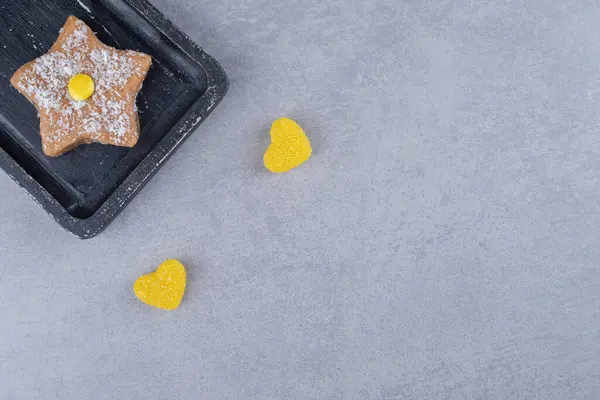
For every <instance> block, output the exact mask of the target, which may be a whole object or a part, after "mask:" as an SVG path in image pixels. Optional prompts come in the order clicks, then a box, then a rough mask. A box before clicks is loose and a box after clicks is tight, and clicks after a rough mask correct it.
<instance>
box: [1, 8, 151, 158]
mask: <svg viewBox="0 0 600 400" xmlns="http://www.w3.org/2000/svg"><path fill="white" fill-rule="evenodd" d="M150 62H151V60H150V57H149V56H147V55H145V54H142V53H138V52H135V51H129V50H117V49H114V48H112V47H108V46H106V45H104V44H102V43H101V42H100V41H99V40H98V39H97V38H96V37H95V35H94V33H93V32H92V31H91V29H90V28H89V27H88V26H87V25H86V24H85V23H84V22H83V21H81V20H78V19H76V18H75V17H69V20H67V23H66V24H65V26H64V27H63V29H62V30H61V34H60V36H59V38H58V40H57V42H56V43H55V44H54V46H53V47H52V48H51V50H50V51H49V52H48V53H47V54H45V55H43V56H41V57H39V58H38V59H36V60H34V61H32V62H31V63H28V64H26V65H25V66H24V67H22V68H21V69H20V70H19V71H17V73H15V76H13V79H12V80H11V82H13V85H15V87H17V89H19V91H21V93H23V94H24V95H25V96H26V97H27V98H28V99H29V100H30V101H31V102H32V103H33V104H34V105H35V106H36V107H37V108H38V112H39V114H40V119H41V129H40V131H41V135H42V139H43V144H44V151H46V150H49V153H55V152H56V151H50V150H54V148H57V150H60V149H59V148H60V147H61V145H64V147H65V148H67V149H68V147H73V145H77V144H80V143H89V142H93V141H98V142H101V143H108V144H114V145H132V142H133V144H135V141H137V135H138V130H139V127H138V121H137V114H136V110H135V97H136V96H137V92H138V91H139V89H140V88H141V84H142V81H143V80H144V78H145V76H146V74H147V72H148V69H149V67H150ZM77 74H86V75H89V76H90V77H91V78H92V79H93V81H94V84H95V91H94V93H93V94H92V96H91V97H89V99H87V100H85V101H75V100H73V99H72V98H71V96H70V95H69V92H68V90H67V86H68V83H69V80H70V79H71V78H72V77H73V76H75V75H77ZM132 135H134V136H135V137H134V138H133V139H135V140H133V139H132ZM51 148H52V149H51ZM47 154H48V152H47ZM58 154H60V153H58ZM50 155H52V154H50Z"/></svg>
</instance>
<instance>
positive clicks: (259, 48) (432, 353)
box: [0, 0, 600, 400]
mask: <svg viewBox="0 0 600 400" xmlns="http://www.w3.org/2000/svg"><path fill="white" fill-rule="evenodd" d="M152 2H153V4H155V6H156V7H158V8H159V9H160V10H161V11H162V12H164V13H165V14H166V15H167V16H168V17H169V18H171V19H172V20H173V21H174V22H175V24H176V25H178V26H180V27H181V28H182V29H183V30H184V31H185V32H186V33H188V34H189V35H190V37H191V38H192V39H193V40H195V41H197V42H198V43H200V44H201V45H202V46H203V47H204V48H205V49H206V50H207V51H208V52H209V53H210V54H211V55H213V56H214V57H215V58H216V59H217V60H218V61H219V62H220V63H221V64H222V65H223V67H224V68H225V70H226V71H227V73H228V75H229V77H230V79H231V87H230V92H229V94H228V96H227V97H226V99H225V100H224V102H223V103H222V104H221V105H220V106H219V107H218V109H217V110H216V111H215V112H214V113H213V114H212V115H211V116H210V118H209V119H208V120H207V121H206V122H205V123H204V124H203V125H202V126H201V127H200V128H199V129H198V130H197V131H196V132H195V134H194V135H193V136H192V137H191V139H189V141H188V142H186V144H185V145H184V146H183V147H182V148H181V150H179V151H178V152H177V153H176V154H175V156H174V157H173V158H172V159H171V160H170V161H169V162H168V163H167V165H166V166H165V167H164V168H163V169H162V170H161V171H160V172H159V173H158V175H157V176H156V177H155V178H153V179H152V181H151V182H150V183H149V185H148V186H147V187H146V189H144V191H143V192H142V193H141V194H140V195H139V196H138V197H137V198H136V199H135V200H134V201H133V202H132V203H131V204H130V205H129V206H128V207H127V209H126V210H125V211H124V212H123V214H122V215H121V216H120V217H119V218H118V219H117V220H116V221H115V222H114V223H113V224H112V225H111V226H110V227H109V228H108V230H107V231H105V232H104V233H103V234H102V235H101V236H99V237H97V238H95V239H92V240H89V241H80V240H78V239H76V238H74V237H72V236H71V235H70V234H68V233H66V232H64V231H63V230H61V228H60V227H59V226H58V225H57V224H56V223H55V222H54V221H53V220H52V219H51V218H49V217H48V216H47V215H46V214H45V213H44V211H42V209H41V208H39V207H38V206H37V205H36V204H35V203H34V202H33V201H31V199H30V198H29V197H28V196H27V194H25V193H24V192H22V191H21V190H20V189H19V188H18V187H17V185H16V184H14V183H13V182H12V181H11V180H10V178H9V177H8V176H6V175H5V174H0V193H1V196H2V197H1V199H2V201H0V221H1V224H0V243H1V244H2V251H1V253H0V304H2V314H1V315H2V317H1V318H0V337H1V338H2V339H1V340H0V398H1V399H10V400H17V399H63V400H64V399H111V400H112V399H141V398H144V399H157V400H158V399H167V398H170V399H194V400H196V399H220V400H221V399H257V400H259V399H260V400H268V399H302V400H307V399H378V400H395V399H511V400H517V399H543V400H548V399H570V400H573V399H598V398H599V397H600V312H599V307H600V269H599V261H600V247H599V243H600V234H599V229H598V228H599V226H600V209H599V208H598V196H599V193H600V136H599V132H600V68H599V64H600V24H599V23H598V21H600V5H599V4H598V2H596V1H567V2H558V1H544V0H527V1H525V0H523V1H518V0H506V1H483V0H457V1H446V0H441V1H440V0H422V1H403V2H399V1H396V0H360V1H359V0H304V1H295V2H289V1H277V0H243V1H238V0H218V1H215V0H202V1H200V0H152ZM280 116H289V117H292V118H295V119H296V120H297V121H299V122H300V123H301V124H302V125H303V126H304V128H305V130H306V131H307V133H308V135H309V136H310V137H311V139H312V142H313V144H314V149H315V152H314V156H313V158H312V159H311V160H310V162H308V163H307V164H305V165H304V166H302V167H301V168H298V169H296V170H294V171H292V172H290V173H287V174H282V175H272V174H269V173H267V172H266V171H265V170H264V169H263V168H262V165H261V158H262V153H263V151H264V150H265V148H266V146H267V144H268V128H269V125H270V122H271V121H272V120H273V119H275V118H278V117H280ZM170 257H177V258H179V259H181V260H182V261H183V262H184V263H186V265H187V266H188V273H189V289H188V291H187V293H186V296H185V299H184V302H183V304H182V307H181V308H180V309H179V310H178V311H175V312H161V311H157V310H154V309H151V308H149V307H146V306H144V305H143V304H141V303H140V302H138V301H137V299H136V298H135V297H134V296H133V293H132V290H131V288H132V284H133V281H134V280H135V279H136V278H137V277H138V276H139V275H140V274H142V273H146V272H149V271H150V270H152V269H154V268H155V267H156V266H157V265H158V264H159V263H160V262H162V261H163V260H164V259H166V258H170Z"/></svg>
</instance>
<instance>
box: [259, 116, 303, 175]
mask: <svg viewBox="0 0 600 400" xmlns="http://www.w3.org/2000/svg"><path fill="white" fill-rule="evenodd" d="M311 154H312V147H311V146H310V142H309V140H308V138H307V137H306V135H305V134H304V131H303V130H302V128H301V127H300V125H298V124H297V123H296V121H293V120H291V119H289V118H280V119H278V120H277V121H275V122H273V125H272V126H271V144H270V145H269V148H268V149H267V151H266V152H265V157H264V162H265V167H266V168H267V169H268V170H269V171H271V172H285V171H289V170H290V169H292V168H296V167H297V166H299V165H301V164H302V163H304V162H305V161H306V160H308V159H309V158H310V156H311Z"/></svg>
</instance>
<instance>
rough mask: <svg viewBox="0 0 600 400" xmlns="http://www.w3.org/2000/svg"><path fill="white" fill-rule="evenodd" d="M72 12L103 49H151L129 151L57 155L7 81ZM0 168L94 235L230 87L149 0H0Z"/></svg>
mask: <svg viewBox="0 0 600 400" xmlns="http://www.w3.org/2000/svg"><path fill="white" fill-rule="evenodd" d="M69 15H75V16H76V17H79V18H80V19H82V20H84V21H85V22H86V23H87V24H88V25H89V26H90V27H91V28H92V29H93V30H94V32H96V33H97V35H98V38H99V39H100V40H102V42H104V43H106V44H107V45H109V46H113V47H116V48H121V49H131V50H139V51H142V52H144V53H147V54H150V55H151V56H152V59H153V64H152V68H151V70H150V72H149V74H148V76H147V78H146V80H145V81H144V86H143V88H142V91H141V92H140V94H139V96H138V99H137V106H138V109H139V110H140V122H141V134H140V140H139V142H138V144H137V145H136V146H135V147H134V148H132V149H128V148H121V147H114V146H103V145H100V144H91V145H85V146H79V147H78V148H76V149H75V150H73V151H70V152H68V153H66V154H64V155H62V156H60V157H56V158H50V157H46V156H45V155H44V154H43V152H42V148H41V140H40V136H39V120H38V117H37V111H36V110H35V108H34V107H33V106H32V105H31V104H30V103H29V102H28V101H27V99H25V97H23V96H21V95H20V94H19V93H18V92H17V91H16V90H15V89H14V88H12V86H11V85H10V82H9V79H10V77H11V76H12V74H13V72H14V71H16V70H17V69H18V68H19V67H20V66H21V65H23V64H25V63H26V62H28V61H30V60H32V59H34V58H36V57H39V56H40V55H42V54H44V53H45V52H46V51H48V49H49V48H50V47H51V45H52V44H53V43H54V41H55V40H56V38H57V36H58V31H59V30H60V28H61V27H62V25H63V24H64V22H65V21H66V19H67V17H68V16H69ZM0 57H1V59H2V63H1V64H0V95H1V98H2V101H0V167H2V168H3V169H4V170H5V171H6V172H7V173H8V174H9V175H10V176H11V177H12V178H13V179H14V180H15V181H16V182H17V183H18V184H19V185H20V186H22V187H23V188H24V189H25V190H26V191H27V192H29V194H30V195H31V196H32V197H33V198H34V199H35V200H36V201H37V202H38V203H39V204H40V205H41V206H42V207H43V208H44V209H45V210H46V211H47V212H48V213H49V214H50V215H52V216H53V217H54V219H56V221H58V223H59V224H60V225H62V226H63V227H64V228H65V229H67V230H68V231H70V232H72V233H74V234H75V235H77V236H78V237H80V238H83V239H85V238H91V237H93V236H95V235H97V234H98V233H100V232H101V231H102V230H103V229H104V228H106V226H107V225H108V224H109V223H110V222H111V221H112V220H113V219H114V218H115V217H116V216H117V214H118V213H119V212H120V211H121V210H122V209H123V208H124V207H125V205H126V204H127V203H128V202H129V201H130V200H131V199H132V198H133V197H134V196H135V195H136V194H137V193H138V192H139V191H140V190H141V189H142V187H143V186H144V185H145V183H146V182H147V181H148V180H149V179H150V177H152V175H154V173H156V171H157V170H158V169H159V168H160V167H161V166H162V164H163V163H164V162H165V161H166V160H167V158H168V157H169V156H170V155H171V154H172V153H173V151H174V150H175V149H176V148H177V147H178V146H179V145H181V143H182V142H183V141H184V140H185V139H186V138H187V137H188V136H189V135H190V134H191V133H192V132H193V131H194V129H195V128H196V127H197V126H198V125H199V124H200V123H201V122H202V121H203V120H204V119H205V118H206V116H207V115H208V114H209V113H210V112H211V110H213V108H214V107H215V106H216V105H217V104H218V103H219V102H220V101H221V99H222V98H223V96H224V95H225V92H226V91H227V76H226V75H225V72H224V71H223V69H222V68H221V67H220V66H219V64H218V63H217V62H216V61H215V60H214V59H213V58H212V57H210V56H209V55H207V54H206V53H205V52H204V51H202V49H201V48H200V47H198V46H197V45H196V44H195V43H193V42H192V41H191V40H190V39H189V38H188V37H187V36H186V35H185V34H184V33H182V32H181V31H180V30H178V29H177V28H176V27H175V26H173V24H172V23H171V22H170V21H168V20H167V19H166V18H165V17H164V16H163V15H162V14H161V13H160V12H158V10H156V9H155V8H154V7H153V6H152V5H151V4H149V3H148V2H147V1H146V0H0Z"/></svg>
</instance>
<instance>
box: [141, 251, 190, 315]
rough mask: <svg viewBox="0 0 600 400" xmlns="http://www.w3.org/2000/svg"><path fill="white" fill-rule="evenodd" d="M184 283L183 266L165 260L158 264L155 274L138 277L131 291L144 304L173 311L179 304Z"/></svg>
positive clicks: (175, 261)
mask: <svg viewBox="0 0 600 400" xmlns="http://www.w3.org/2000/svg"><path fill="white" fill-rule="evenodd" d="M185 282H186V275H185V267H184V266H183V264H182V263H180V262H179V261H177V260H167V261H165V262H164V263H162V264H160V266H159V267H158V269H157V270H156V272H152V273H150V274H148V275H143V276H140V277H139V278H138V280H137V281H135V284H134V285H133V291H134V293H135V295H136V296H137V297H138V299H140V300H141V301H143V302H144V303H146V304H149V305H151V306H154V307H158V308H163V309H165V310H174V309H176V308H177V307H179V304H181V299H182V298H183V292H185Z"/></svg>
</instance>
